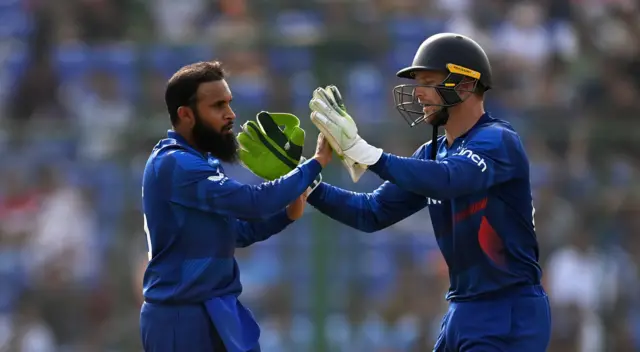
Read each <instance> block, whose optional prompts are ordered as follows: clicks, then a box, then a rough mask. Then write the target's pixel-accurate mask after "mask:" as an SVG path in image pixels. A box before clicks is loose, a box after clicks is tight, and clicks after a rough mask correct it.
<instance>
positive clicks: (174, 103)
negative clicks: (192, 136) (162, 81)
mask: <svg viewBox="0 0 640 352" xmlns="http://www.w3.org/2000/svg"><path fill="white" fill-rule="evenodd" d="M225 76H226V73H225V71H224V69H223V68H222V63H220V62H219V61H204V62H196V63H193V64H190V65H187V66H184V67H182V68H181V69H179V70H178V71H177V72H176V73H174V74H173V76H171V78H169V81H168V82H167V88H166V90H165V93H164V101H165V104H166V105H167V111H168V112H169V117H170V118H171V124H172V125H175V124H176V123H177V122H178V108H179V107H181V106H188V105H190V104H191V103H192V102H193V101H194V99H195V97H196V93H197V92H198V87H200V84H202V83H207V82H215V81H220V80H223V79H224V78H225Z"/></svg>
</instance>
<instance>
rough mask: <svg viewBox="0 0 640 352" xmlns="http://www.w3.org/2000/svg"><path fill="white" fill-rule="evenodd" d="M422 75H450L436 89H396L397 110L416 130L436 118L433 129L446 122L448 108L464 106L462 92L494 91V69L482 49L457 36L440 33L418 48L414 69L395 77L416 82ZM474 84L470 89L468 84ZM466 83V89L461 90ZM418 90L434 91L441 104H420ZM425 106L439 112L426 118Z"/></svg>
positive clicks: (435, 86)
mask: <svg viewBox="0 0 640 352" xmlns="http://www.w3.org/2000/svg"><path fill="white" fill-rule="evenodd" d="M419 71H440V72H444V73H446V74H447V76H446V78H445V79H444V81H442V82H441V83H439V84H435V85H425V84H402V85H398V86H396V87H395V88H394V89H393V92H394V94H393V95H394V100H395V104H396V108H397V109H398V111H399V112H400V115H402V117H403V118H404V119H405V120H406V121H407V122H408V123H409V125H410V126H412V127H413V126H415V125H417V124H419V123H420V122H422V121H424V120H425V119H427V118H428V117H429V116H430V115H433V114H437V115H436V116H435V118H434V119H432V121H431V124H432V125H434V128H437V127H438V126H440V125H443V124H445V123H446V122H447V119H448V118H449V114H448V112H447V108H449V107H452V106H455V105H457V104H460V103H462V101H463V99H462V98H461V97H460V94H459V93H461V92H478V91H481V92H483V91H487V90H489V89H491V87H492V84H493V83H492V77H491V76H492V75H491V65H490V63H489V58H488V57H487V54H486V53H485V52H484V50H483V49H482V47H480V45H478V43H476V42H475V41H474V40H473V39H471V38H469V37H466V36H463V35H460V34H455V33H439V34H435V35H432V36H431V37H429V38H427V39H426V40H425V41H424V42H423V43H422V44H421V45H420V47H419V48H418V51H417V52H416V54H415V57H414V59H413V63H412V65H411V66H409V67H406V68H404V69H402V70H400V71H398V73H397V74H396V75H397V76H398V77H400V78H408V79H415V74H416V72H419ZM469 82H471V83H472V88H468V87H469V85H468V84H466V83H469ZM461 83H465V87H467V88H462V87H460V84H461ZM417 87H428V88H434V89H435V90H436V92H437V93H438V94H439V95H440V97H441V98H442V104H421V103H420V102H418V99H417V97H416V95H415V89H416V88H417ZM424 106H439V107H440V109H438V110H437V111H435V112H433V113H431V114H429V115H426V114H425V113H424V112H423V107H424Z"/></svg>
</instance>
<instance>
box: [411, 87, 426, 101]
mask: <svg viewBox="0 0 640 352" xmlns="http://www.w3.org/2000/svg"><path fill="white" fill-rule="evenodd" d="M426 91H427V88H425V87H415V88H414V89H413V98H414V100H415V101H417V102H422V101H424V100H425V98H426V96H427V92H426Z"/></svg>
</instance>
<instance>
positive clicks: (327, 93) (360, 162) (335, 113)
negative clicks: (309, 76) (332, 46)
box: [309, 86, 382, 182]
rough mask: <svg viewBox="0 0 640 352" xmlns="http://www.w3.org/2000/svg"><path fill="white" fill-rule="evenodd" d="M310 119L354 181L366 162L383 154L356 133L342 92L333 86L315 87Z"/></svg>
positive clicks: (377, 158)
mask: <svg viewBox="0 0 640 352" xmlns="http://www.w3.org/2000/svg"><path fill="white" fill-rule="evenodd" d="M309 107H310V108H311V110H312V113H311V122H313V124H314V125H315V126H316V127H317V128H318V129H319V130H320V132H322V134H323V135H324V136H325V138H327V141H328V142H329V144H330V145H331V148H333V150H334V151H335V152H336V154H338V156H339V157H340V159H341V160H342V163H343V165H344V166H345V167H346V168H347V170H348V171H349V175H350V176H351V179H352V180H353V182H358V180H359V179H360V177H361V176H362V175H363V174H364V172H365V171H366V170H367V168H368V167H369V165H373V164H375V163H376V162H377V161H378V160H379V159H380V157H381V156H382V149H380V148H376V147H374V146H372V145H370V144H369V143H367V142H366V141H365V140H364V139H362V138H361V137H360V136H359V135H358V128H357V127H356V123H355V121H353V119H352V118H351V116H349V114H347V111H346V109H345V107H344V104H343V102H342V96H341V95H340V92H339V91H338V88H336V87H335V86H327V87H326V88H321V87H320V88H317V89H316V90H315V91H314V92H313V98H312V99H311V101H310V102H309Z"/></svg>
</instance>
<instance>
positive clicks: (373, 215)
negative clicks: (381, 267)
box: [307, 146, 428, 232]
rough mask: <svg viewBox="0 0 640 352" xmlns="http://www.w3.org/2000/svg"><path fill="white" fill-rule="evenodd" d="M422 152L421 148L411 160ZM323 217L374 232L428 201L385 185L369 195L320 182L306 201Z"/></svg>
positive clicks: (401, 218) (391, 185) (423, 148)
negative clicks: (323, 215)
mask: <svg viewBox="0 0 640 352" xmlns="http://www.w3.org/2000/svg"><path fill="white" fill-rule="evenodd" d="M424 150H425V146H422V147H421V148H420V149H418V150H417V151H416V152H415V153H414V157H415V156H417V155H420V154H421V153H423V152H424ZM307 201H308V202H309V204H311V205H312V206H313V207H314V208H316V209H318V210H319V211H320V212H322V213H323V214H325V215H327V216H329V217H331V218H332V219H334V220H337V221H339V222H341V223H343V224H345V225H347V226H351V227H353V228H355V229H358V230H360V231H364V232H375V231H379V230H382V229H384V228H386V227H388V226H391V225H393V224H395V223H397V222H398V221H401V220H403V219H405V218H407V217H409V216H411V215H412V214H414V213H416V212H417V211H419V210H421V209H423V208H424V207H426V206H427V204H428V200H427V199H426V198H425V197H423V196H420V195H418V194H415V193H412V192H410V191H407V190H404V189H402V188H400V187H398V186H397V185H394V184H393V183H391V182H384V183H383V184H382V185H381V186H380V187H378V188H377V189H376V190H375V191H373V192H371V193H356V192H351V191H348V190H345V189H342V188H339V187H335V186H332V185H329V184H327V183H322V184H320V185H319V186H318V188H316V190H315V191H314V192H313V193H311V195H310V196H309V198H308V199H307Z"/></svg>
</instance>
